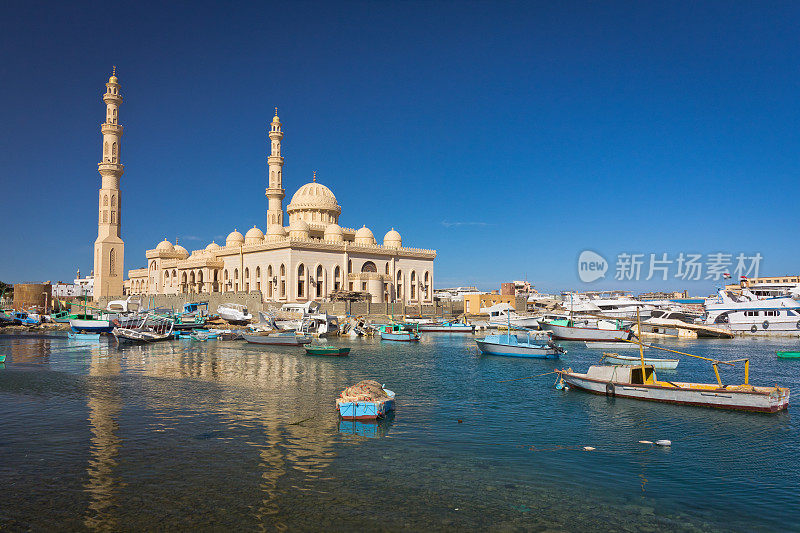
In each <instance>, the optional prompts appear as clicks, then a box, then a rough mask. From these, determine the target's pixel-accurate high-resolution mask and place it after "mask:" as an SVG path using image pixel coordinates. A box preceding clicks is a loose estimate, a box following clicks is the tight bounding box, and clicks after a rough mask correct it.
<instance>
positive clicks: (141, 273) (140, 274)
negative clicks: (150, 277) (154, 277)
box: [128, 268, 147, 279]
mask: <svg viewBox="0 0 800 533" xmlns="http://www.w3.org/2000/svg"><path fill="white" fill-rule="evenodd" d="M146 277H147V269H146V268H134V269H133V270H128V278H131V279H133V278H146Z"/></svg>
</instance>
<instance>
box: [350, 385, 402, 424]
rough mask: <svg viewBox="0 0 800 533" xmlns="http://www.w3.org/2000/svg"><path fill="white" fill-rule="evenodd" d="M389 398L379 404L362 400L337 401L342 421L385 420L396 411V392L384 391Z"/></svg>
mask: <svg viewBox="0 0 800 533" xmlns="http://www.w3.org/2000/svg"><path fill="white" fill-rule="evenodd" d="M383 390H384V391H385V392H386V394H387V395H388V396H389V399H388V400H383V401H379V402H374V401H369V400H362V401H358V402H342V401H338V400H337V401H336V406H337V407H338V408H339V416H341V417H342V420H377V419H378V418H383V417H385V416H386V413H389V412H391V411H394V392H392V391H390V390H388V389H383Z"/></svg>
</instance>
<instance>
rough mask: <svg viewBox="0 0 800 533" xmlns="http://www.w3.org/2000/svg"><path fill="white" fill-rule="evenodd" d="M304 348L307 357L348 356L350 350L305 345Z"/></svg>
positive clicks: (338, 347) (339, 347)
mask: <svg viewBox="0 0 800 533" xmlns="http://www.w3.org/2000/svg"><path fill="white" fill-rule="evenodd" d="M304 348H305V350H306V353H307V354H308V355H332V356H345V355H350V348H345V347H341V346H325V345H319V344H307V345H305V346H304Z"/></svg>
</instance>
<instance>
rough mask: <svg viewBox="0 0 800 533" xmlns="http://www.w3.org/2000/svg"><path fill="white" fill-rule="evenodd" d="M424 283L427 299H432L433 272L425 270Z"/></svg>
mask: <svg viewBox="0 0 800 533" xmlns="http://www.w3.org/2000/svg"><path fill="white" fill-rule="evenodd" d="M423 279H424V281H423V283H424V284H425V299H426V300H430V298H431V274H430V272H427V271H426V272H425V277H424V278H423Z"/></svg>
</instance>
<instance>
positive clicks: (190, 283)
mask: <svg viewBox="0 0 800 533" xmlns="http://www.w3.org/2000/svg"><path fill="white" fill-rule="evenodd" d="M195 283H196V281H195V279H194V271H192V273H191V274H189V285H191V286H192V290H194V284H195Z"/></svg>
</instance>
